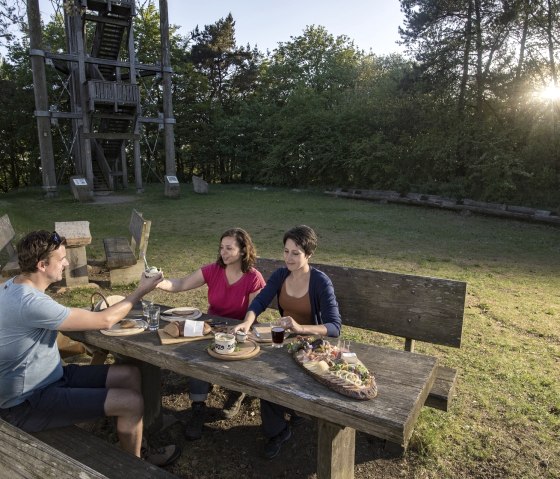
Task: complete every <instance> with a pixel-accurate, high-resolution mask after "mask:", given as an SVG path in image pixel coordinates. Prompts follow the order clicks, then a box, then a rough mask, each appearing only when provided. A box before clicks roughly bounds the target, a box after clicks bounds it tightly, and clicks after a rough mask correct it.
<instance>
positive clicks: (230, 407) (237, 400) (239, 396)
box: [222, 391, 245, 419]
mask: <svg viewBox="0 0 560 479" xmlns="http://www.w3.org/2000/svg"><path fill="white" fill-rule="evenodd" d="M243 399H245V393H238V392H237V391H230V392H229V396H228V399H227V401H226V403H225V404H224V409H223V411H222V412H223V415H224V417H225V418H226V419H231V418H234V417H235V416H237V415H238V414H239V410H240V409H241V403H242V402H243Z"/></svg>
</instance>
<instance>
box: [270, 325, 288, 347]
mask: <svg viewBox="0 0 560 479" xmlns="http://www.w3.org/2000/svg"><path fill="white" fill-rule="evenodd" d="M285 331H286V330H285V329H284V328H283V327H282V326H272V329H271V331H270V332H271V335H272V347H273V348H281V347H282V345H283V344H284V333H285Z"/></svg>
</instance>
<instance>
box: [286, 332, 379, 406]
mask: <svg viewBox="0 0 560 479" xmlns="http://www.w3.org/2000/svg"><path fill="white" fill-rule="evenodd" d="M289 351H290V352H291V353H292V354H293V357H294V359H295V361H296V362H297V363H298V364H300V365H301V366H302V367H303V368H304V369H305V370H306V371H307V372H308V373H309V374H311V375H312V376H313V377H314V378H315V379H316V380H317V381H319V382H320V383H322V384H324V385H325V386H327V387H329V388H331V389H333V390H334V391H336V392H338V393H340V394H344V395H345V396H349V397H351V398H354V399H362V400H367V399H373V398H374V397H375V396H377V384H376V383H375V378H374V376H373V374H372V373H371V372H370V371H369V370H368V369H367V368H366V366H365V365H364V364H363V363H362V362H361V361H360V360H359V359H358V358H357V356H356V355H355V354H352V355H348V354H345V353H347V351H342V350H341V349H340V348H339V347H338V346H333V345H332V344H331V343H329V342H328V341H326V340H324V339H323V338H317V339H315V338H313V337H311V338H306V337H298V338H296V340H295V341H294V342H293V343H291V344H290V345H289ZM348 360H350V361H348Z"/></svg>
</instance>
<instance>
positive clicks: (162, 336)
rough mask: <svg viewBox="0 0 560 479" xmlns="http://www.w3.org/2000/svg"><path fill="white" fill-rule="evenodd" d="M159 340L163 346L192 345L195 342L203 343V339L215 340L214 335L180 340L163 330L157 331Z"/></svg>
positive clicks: (181, 338) (181, 337) (209, 334)
mask: <svg viewBox="0 0 560 479" xmlns="http://www.w3.org/2000/svg"><path fill="white" fill-rule="evenodd" d="M157 333H158V336H159V340H160V341H161V344H179V343H192V342H193V341H201V340H202V339H213V338H214V334H212V333H208V334H206V335H205V336H194V337H186V338H185V337H184V336H180V337H178V338H174V337H173V336H170V335H169V334H167V333H166V332H165V331H164V330H163V329H158V331H157Z"/></svg>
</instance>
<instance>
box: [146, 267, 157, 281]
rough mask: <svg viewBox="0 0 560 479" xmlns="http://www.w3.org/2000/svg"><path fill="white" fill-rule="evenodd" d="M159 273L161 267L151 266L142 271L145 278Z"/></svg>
mask: <svg viewBox="0 0 560 479" xmlns="http://www.w3.org/2000/svg"><path fill="white" fill-rule="evenodd" d="M160 273H161V269H159V268H156V267H155V266H152V267H151V268H150V269H147V270H145V271H144V276H146V278H153V277H154V276H157V275H158V274H160Z"/></svg>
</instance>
